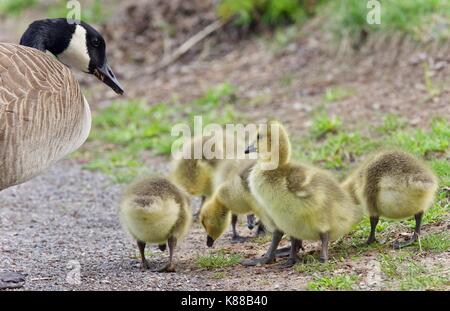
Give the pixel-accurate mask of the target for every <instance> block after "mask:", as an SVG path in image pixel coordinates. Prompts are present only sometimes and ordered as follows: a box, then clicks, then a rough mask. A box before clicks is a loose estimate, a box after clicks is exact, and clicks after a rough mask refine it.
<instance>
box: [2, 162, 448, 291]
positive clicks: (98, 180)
mask: <svg viewBox="0 0 450 311" xmlns="http://www.w3.org/2000/svg"><path fill="white" fill-rule="evenodd" d="M153 166H154V165H153ZM153 166H152V167H153ZM154 167H155V170H157V171H166V170H167V165H166V164H165V163H164V162H162V163H158V164H156V166H154ZM120 193H121V186H118V185H114V184H113V183H112V182H111V180H110V179H109V178H108V177H106V176H104V175H102V174H101V173H96V172H90V171H86V170H82V169H81V167H80V165H79V164H78V163H76V162H75V161H72V160H65V161H61V162H59V163H58V164H57V165H55V166H53V168H52V169H50V170H49V171H48V172H47V173H46V174H43V175H41V176H39V177H37V178H35V179H33V180H31V181H30V182H28V183H26V184H23V185H20V186H16V187H13V188H10V189H7V190H5V191H3V192H2V193H1V194H0V272H1V271H8V270H9V271H11V270H12V271H16V272H21V273H24V274H26V275H27V280H26V284H25V286H24V288H23V289H25V290H304V289H306V285H307V283H308V282H309V281H311V280H312V279H313V278H314V273H313V274H311V273H306V274H305V273H298V272H296V271H295V270H294V269H280V268H279V266H277V265H276V264H275V265H271V266H268V267H252V268H247V267H243V266H240V265H237V266H233V267H228V268H218V269H213V270H206V269H201V268H199V267H198V266H197V265H196V263H195V259H196V258H197V256H199V255H204V254H207V253H208V252H209V250H208V249H207V247H206V235H205V233H204V231H203V229H202V228H201V227H200V225H199V224H198V223H194V225H193V227H192V228H191V231H190V233H189V234H188V236H187V238H186V239H185V241H183V242H182V243H181V244H180V245H179V247H178V248H177V250H176V253H175V256H176V264H177V273H171V274H166V273H156V272H150V271H145V272H143V271H141V270H140V268H139V264H140V261H139V256H138V251H137V247H136V246H135V242H134V241H132V240H131V239H130V238H129V237H128V236H127V234H125V233H124V232H123V230H122V229H121V226H120V224H119V221H118V217H117V208H118V202H119V200H120ZM198 205H199V202H198V200H194V202H193V206H194V207H195V208H194V210H196V209H198ZM239 229H240V231H241V232H240V233H241V235H249V232H248V229H246V228H245V224H244V223H241V224H240V227H239ZM441 229H442V230H444V229H443V228H441ZM429 230H433V228H432V227H431V228H429V227H428V226H426V227H425V228H424V232H425V234H426V233H427V231H429ZM230 237H231V232H229V233H227V234H225V235H224V236H223V237H222V238H221V239H219V240H218V241H216V243H215V247H216V249H222V250H224V251H225V252H232V253H238V254H241V255H242V257H243V258H249V257H253V256H259V255H262V254H263V253H264V251H265V249H266V248H267V246H268V243H267V242H266V243H261V242H257V241H254V240H253V241H249V242H246V243H241V244H232V243H231V242H230V240H231V239H230ZM285 245H287V242H286V241H283V242H282V246H285ZM386 247H387V248H389V247H388V246H386ZM305 248H306V252H314V251H316V252H317V251H318V249H319V245H318V244H317V243H309V242H308V243H306V245H305ZM148 249H149V247H148ZM339 251H340V249H339V247H338V248H336V249H333V248H332V249H331V250H330V256H331V258H339V257H340V256H342V255H340V254H339ZM349 252H350V253H348V254H347V255H346V257H347V260H344V261H343V262H341V263H340V264H339V267H336V269H335V271H334V272H333V274H334V273H339V274H352V275H358V278H359V281H358V283H357V284H355V286H354V289H360V290H361V289H364V290H367V289H378V290H379V289H387V288H389V287H388V285H387V284H386V283H385V281H389V280H388V279H386V278H385V276H383V275H382V274H381V271H380V269H375V268H374V267H379V264H380V262H379V254H378V252H377V251H375V250H374V251H368V252H364V253H362V254H360V255H358V256H353V257H352V259H350V257H351V256H352V255H355V254H356V252H357V249H354V250H349ZM391 252H395V251H392V250H391ZM352 253H353V254H352ZM147 256H148V259H149V262H150V265H151V269H157V268H158V267H160V266H162V265H163V264H164V263H165V262H166V261H167V256H168V255H167V253H161V252H160V251H159V250H158V249H157V248H156V247H155V246H151V247H150V251H149V254H148V255H147ZM417 259H419V260H420V261H423V262H424V263H426V264H427V265H434V264H436V263H437V264H444V265H445V264H446V263H448V260H449V254H448V253H442V254H432V253H429V254H428V253H423V254H422V255H421V256H420V258H419V257H418V258H417ZM430 260H431V261H432V262H430ZM78 268H79V270H78ZM77 271H80V274H79V275H80V277H79V278H77Z"/></svg>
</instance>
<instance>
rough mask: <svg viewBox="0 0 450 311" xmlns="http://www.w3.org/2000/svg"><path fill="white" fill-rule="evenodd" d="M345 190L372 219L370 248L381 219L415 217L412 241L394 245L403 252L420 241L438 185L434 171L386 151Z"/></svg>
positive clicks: (374, 157)
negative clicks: (422, 228) (423, 225)
mask: <svg viewBox="0 0 450 311" xmlns="http://www.w3.org/2000/svg"><path fill="white" fill-rule="evenodd" d="M342 186H343V188H344V189H345V190H346V191H347V192H348V193H349V194H350V195H351V197H352V198H353V200H354V202H355V203H356V204H361V206H363V208H364V210H365V212H366V213H368V214H369V216H370V235H369V238H368V239H367V244H371V243H373V242H375V241H376V238H375V231H376V227H377V224H378V221H379V219H380V217H386V218H388V219H405V218H409V217H412V216H414V217H415V220H416V227H415V230H414V233H413V235H412V237H411V238H409V239H407V240H406V241H403V242H401V241H395V242H394V244H393V247H394V248H395V249H400V248H403V247H406V246H408V245H411V244H412V243H414V242H415V241H416V240H417V239H418V238H419V237H420V227H421V223H422V217H423V215H424V213H425V212H426V210H427V209H428V208H429V207H430V206H431V204H432V202H433V200H434V195H435V193H436V190H437V188H438V182H437V178H436V177H435V175H434V174H433V173H432V172H431V170H430V169H429V168H428V167H427V166H426V165H425V164H424V163H423V162H422V161H421V160H419V159H417V158H415V157H414V156H413V155H411V154H408V153H406V152H403V151H399V150H386V151H380V152H377V153H374V154H372V155H371V156H369V158H368V159H367V160H366V161H364V162H363V163H362V164H361V165H360V166H359V167H358V168H356V170H355V171H353V172H352V173H351V175H350V176H349V177H348V178H347V179H346V180H345V181H344V182H343V183H342Z"/></svg>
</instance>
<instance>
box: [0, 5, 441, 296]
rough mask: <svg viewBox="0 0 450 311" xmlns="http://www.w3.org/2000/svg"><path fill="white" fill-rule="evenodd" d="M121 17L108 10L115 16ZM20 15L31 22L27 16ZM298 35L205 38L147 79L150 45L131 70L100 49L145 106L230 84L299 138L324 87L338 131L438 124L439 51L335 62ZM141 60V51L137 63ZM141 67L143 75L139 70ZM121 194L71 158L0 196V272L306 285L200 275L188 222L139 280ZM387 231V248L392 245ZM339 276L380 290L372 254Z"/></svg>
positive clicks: (423, 257)
mask: <svg viewBox="0 0 450 311" xmlns="http://www.w3.org/2000/svg"><path fill="white" fill-rule="evenodd" d="M199 1H200V0H199ZM160 2H164V1H160ZM124 10H125V9H123V10H121V11H120V10H119V13H117V14H118V15H117V16H119V17H120V16H121V15H120V14H126V13H124V12H125V11H124ZM186 11H188V12H189V10H188V9H186ZM27 17H28V18H30V20H31V18H32V17H36V16H34V15H33V16H27ZM136 18H137V17H136ZM25 20H26V18H23V19H22V22H20V26H19V27H17V23H16V22H14V21H13V20H11V19H2V20H0V29H1V30H0V40H1V41H10V42H17V40H18V36H19V35H20V32H21V31H22V29H23V28H24V27H26V23H25V22H23V21H25ZM207 22H208V20H206V21H202V22H201V23H200V24H201V25H202V26H203V25H205V24H207ZM117 23H119V24H120V19H115V21H114V23H112V22H111V25H117ZM192 23H193V24H195V22H192ZM188 25H189V24H188ZM110 27H112V26H110ZM308 27H309V28H308ZM308 27H306V28H305V29H304V30H303V31H302V33H301V34H299V35H298V36H297V37H296V38H295V39H292V40H291V41H290V42H289V43H288V44H287V45H283V46H277V45H276V46H274V45H273V44H271V43H269V42H268V39H267V36H265V35H261V36H257V37H255V36H253V37H251V36H244V39H239V40H237V39H236V38H237V37H239V36H240V34H237V35H236V36H237V37H236V36H234V35H231V37H230V35H229V34H228V35H226V36H224V38H223V40H222V41H219V42H222V43H221V44H217V42H218V41H217V40H218V39H217V37H216V36H214V37H213V38H210V39H208V40H206V41H204V42H202V43H201V46H200V47H199V48H196V49H195V50H194V51H192V53H189V54H188V55H187V56H186V57H184V58H182V59H181V60H180V61H179V62H177V63H175V64H173V65H172V66H171V67H170V68H168V69H167V70H164V71H161V72H158V73H157V74H153V75H149V74H145V71H146V70H148V71H149V72H150V71H151V68H152V66H154V64H155V62H157V61H158V58H160V56H162V55H163V51H161V45H159V46H157V47H155V50H153V51H152V50H149V51H142V50H139V51H137V52H136V53H135V54H136V55H133V57H132V58H133V59H134V62H133V63H128V62H126V61H124V59H127V57H129V55H128V54H127V51H126V50H124V48H123V46H126V41H124V42H120V43H117V44H115V43H110V46H111V47H110V53H111V54H112V56H111V60H110V62H111V63H112V66H113V68H114V70H115V72H116V73H117V75H118V77H119V78H120V79H121V81H122V82H123V84H124V86H125V88H126V90H127V95H126V96H127V97H128V98H136V97H142V98H145V99H147V100H148V102H149V103H157V102H170V100H171V99H172V98H173V96H175V95H177V97H178V98H180V100H181V101H182V102H188V101H189V100H191V99H194V98H196V97H198V96H200V95H201V94H202V93H203V92H204V91H206V90H207V89H209V88H211V87H213V86H215V85H217V84H220V83H223V82H224V81H229V82H230V83H231V84H233V85H236V86H238V94H237V95H238V98H239V100H238V102H237V105H238V106H237V107H236V108H237V110H238V111H241V112H242V113H244V114H246V116H248V117H249V118H250V119H251V120H262V119H265V118H267V117H268V116H275V117H277V118H279V119H280V120H282V121H283V122H285V123H286V124H287V125H288V126H289V128H290V130H291V132H292V134H293V135H302V133H304V132H305V131H306V130H307V129H308V127H309V126H310V125H311V111H312V110H313V109H314V108H315V107H316V106H317V105H319V104H320V103H321V102H322V98H323V94H324V92H325V90H326V89H327V88H330V87H342V88H347V89H350V90H351V92H352V96H351V97H349V98H346V99H343V100H340V101H336V102H333V103H329V104H328V106H327V111H329V112H331V113H335V114H337V115H339V116H340V117H342V118H343V120H344V122H345V123H346V125H348V126H349V127H355V128H358V129H361V130H365V131H370V128H369V127H367V125H368V124H371V125H377V124H380V123H381V122H382V116H383V115H385V114H386V113H396V114H398V115H400V116H402V117H403V118H404V119H405V120H406V121H407V122H408V123H409V125H411V126H413V127H426V126H428V124H429V122H430V120H431V119H432V118H433V117H435V116H440V117H445V118H448V119H449V120H450V102H449V101H450V96H449V91H450V89H449V85H450V84H449V83H448V82H449V81H448V77H449V76H450V53H448V52H447V51H448V49H447V47H445V46H444V47H441V48H439V49H434V47H432V46H430V47H421V48H418V47H415V48H412V47H411V45H410V44H411V43H409V42H402V41H400V40H398V41H397V42H389V41H386V42H383V41H381V43H380V42H379V41H377V42H374V43H373V44H368V45H367V46H366V48H365V50H363V51H360V52H358V53H356V54H352V53H350V52H343V53H341V54H340V53H339V51H338V50H337V49H336V48H330V44H331V43H330V38H329V37H328V36H326V35H323V33H320V32H315V31H314V29H315V25H314V23H312V24H311V25H309V26H308ZM194 28H195V27H194ZM200 28H201V27H200ZM110 29H114V28H109V31H111V30H110ZM138 30H139V29H138ZM142 31H143V33H144V35H143V39H142V40H146V37H145V29H144V30H142ZM195 31H198V27H197V28H195V29H194V30H192V31H191V32H187V33H185V35H184V36H183V37H182V38H177V39H176V40H175V42H172V43H171V44H172V46H177V44H178V43H179V42H183V40H186V38H188V37H189V36H190V35H192V32H194V33H195ZM112 37H113V39H114V40H115V41H118V40H121V39H123V40H125V39H124V37H123V35H122V36H119V35H114V34H113V35H112ZM380 40H381V39H380ZM389 44H391V45H389ZM116 48H117V49H116ZM136 49H137V50H138V49H141V47H136ZM138 52H139V53H138ZM146 53H150V54H152V53H153V54H152V55H150V56H151V57H148V58H147V56H146V55H145V54H146ZM154 55H158V56H159V57H154ZM136 62H137V63H136ZM424 64H427V66H428V67H427V68H428V70H429V72H431V75H432V77H433V81H434V82H435V83H436V85H439V86H442V91H441V92H440V95H439V96H436V97H434V98H433V99H430V98H429V94H428V91H427V89H426V86H425V82H424ZM142 68H146V69H144V73H142ZM78 76H79V77H80V80H81V82H82V84H83V88H84V89H86V94H87V96H88V97H89V99H90V100H89V101H90V103H91V105H92V106H93V108H94V110H95V109H96V108H98V107H102V106H105V105H108V104H109V102H110V101H111V100H112V99H114V98H115V95H114V94H113V93H112V92H111V91H108V90H106V88H105V87H104V86H103V85H100V84H99V83H97V82H95V79H94V78H91V77H85V76H83V75H78ZM167 163H168V159H164V158H163V159H161V158H157V159H154V160H150V161H149V163H148V165H150V166H152V167H151V168H152V170H155V171H163V172H164V171H167ZM121 187H122V186H120V185H115V184H113V182H112V181H111V180H110V178H109V177H107V176H104V175H102V174H100V173H95V172H90V171H85V170H83V169H82V168H81V164H80V163H78V162H77V161H76V160H65V161H62V162H60V163H58V164H57V165H55V166H54V167H53V168H52V169H50V170H49V171H48V172H46V173H45V174H43V175H41V176H39V177H37V178H35V179H34V180H32V181H30V182H28V183H26V184H23V185H20V186H17V187H14V188H11V189H8V190H6V191H3V192H2V193H1V196H0V198H1V200H0V271H1V270H6V269H8V270H11V269H12V270H15V271H18V272H23V273H25V274H27V282H26V284H25V287H24V289H26V290H111V289H113V290H141V289H147V290H303V289H305V288H306V285H307V283H308V282H309V281H310V280H312V279H313V278H314V274H308V273H299V272H297V271H294V270H293V269H280V268H279V267H278V266H277V265H273V266H269V267H255V268H244V267H241V266H234V267H230V268H223V269H214V270H206V269H201V268H199V267H198V266H197V265H196V264H195V259H196V258H197V256H198V255H204V254H205V253H207V252H208V249H207V247H206V237H205V234H204V232H203V229H202V228H201V227H200V225H199V224H198V223H195V224H194V226H193V228H192V230H191V231H190V233H189V235H188V237H187V238H186V240H185V241H184V242H183V243H182V244H181V245H180V246H179V247H178V249H177V251H176V263H177V266H178V273H176V274H160V273H153V272H142V271H140V269H139V259H138V256H137V255H138V252H137V248H136V247H135V244H134V242H133V241H132V240H131V239H130V238H129V237H127V235H126V234H125V233H124V232H123V231H122V230H121V228H120V224H119V221H118V217H117V208H118V202H119V199H120V192H121ZM197 208H198V202H197V201H195V200H194V209H197ZM423 230H424V235H426V234H427V233H428V232H435V231H438V230H448V221H446V222H443V223H440V224H435V225H433V226H425V227H424V229H423ZM240 231H241V233H242V235H250V234H253V233H250V232H249V231H248V229H246V228H245V227H244V224H241V226H240ZM396 234H398V233H395V234H394V235H393V236H392V237H390V239H395V238H396ZM230 237H231V234H227V235H225V236H224V237H222V238H221V239H220V240H219V241H217V244H216V246H215V247H216V248H220V249H224V250H225V251H229V252H232V253H239V254H241V255H242V256H243V257H252V256H259V255H262V254H263V253H264V251H265V249H266V247H267V245H268V244H267V243H257V242H255V241H253V242H248V243H244V244H232V243H231V242H230ZM390 242H391V241H387V242H386V243H390ZM283 245H287V242H286V241H285V242H284V244H283ZM385 248H386V249H388V248H389V247H388V246H385ZM315 250H318V245H317V244H316V243H307V244H306V252H310V251H315ZM387 252H388V253H389V252H393V251H390V250H387ZM350 253H351V254H356V253H357V251H356V250H351V251H350ZM152 254H153V256H151V257H150V258H149V261H150V263H151V266H152V267H154V268H156V267H158V266H160V265H162V264H163V263H164V262H165V260H166V259H167V254H166V253H165V254H162V253H161V252H160V251H159V250H156V249H152ZM330 255H331V256H332V257H333V256H338V250H332V251H331V254H330ZM415 260H417V261H419V262H423V263H425V264H427V265H433V264H435V263H440V264H443V265H446V266H448V263H449V262H450V255H449V254H448V253H441V254H433V253H427V252H424V253H422V254H419V255H417V256H416V257H415ZM71 261H75V262H78V263H79V264H80V267H81V284H78V285H77V284H75V285H74V284H69V283H68V282H67V280H66V278H67V276H68V274H70V271H71V270H72V269H73V266H70V262H71ZM374 266H375V267H378V268H373V267H374ZM346 272H348V273H352V274H356V275H358V276H359V281H358V282H357V283H356V284H355V285H354V289H361V290H367V289H389V287H388V285H387V281H389V280H388V279H386V276H385V275H383V274H381V272H380V270H379V262H378V253H377V251H376V250H370V251H367V252H364V253H363V254H361V255H360V256H358V258H357V259H354V260H349V261H347V262H345V263H343V264H342V263H341V264H340V265H339V268H338V271H334V273H344V274H345V273H346Z"/></svg>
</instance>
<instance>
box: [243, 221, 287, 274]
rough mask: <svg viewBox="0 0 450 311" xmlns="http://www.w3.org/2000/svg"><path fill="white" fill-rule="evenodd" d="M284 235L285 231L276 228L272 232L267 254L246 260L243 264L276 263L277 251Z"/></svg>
mask: <svg viewBox="0 0 450 311" xmlns="http://www.w3.org/2000/svg"><path fill="white" fill-rule="evenodd" d="M283 235H284V233H283V232H281V231H278V230H275V231H274V232H273V234H272V243H271V244H270V247H269V249H268V250H267V252H266V254H264V256H263V257H261V258H257V259H247V260H244V261H242V262H241V264H242V265H244V266H257V265H267V264H272V263H275V261H276V259H275V252H276V250H277V248H278V244H280V241H281V239H282V238H283Z"/></svg>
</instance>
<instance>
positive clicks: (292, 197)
mask: <svg viewBox="0 0 450 311" xmlns="http://www.w3.org/2000/svg"><path fill="white" fill-rule="evenodd" d="M246 152H247V153H250V152H257V153H258V162H257V164H256V165H255V167H254V168H253V170H252V172H251V173H250V176H249V181H250V189H251V192H252V194H253V195H254V196H255V197H256V199H257V200H258V202H259V203H260V205H261V206H262V207H263V208H264V210H265V211H266V212H267V214H268V215H269V216H270V217H271V219H273V221H274V223H275V225H276V227H277V228H279V229H280V230H281V231H282V232H285V233H286V234H287V235H289V236H291V239H292V243H291V254H290V257H289V259H288V262H287V263H286V265H287V266H290V265H293V264H295V263H296V262H297V261H298V256H297V254H296V252H297V251H298V249H299V245H301V241H302V240H320V241H321V242H322V249H321V253H320V261H321V262H326V261H327V260H328V243H329V241H330V240H336V239H338V238H339V237H341V236H343V235H344V234H346V233H348V232H350V230H351V228H352V225H353V224H355V223H357V222H358V221H359V220H360V218H361V215H360V214H361V213H360V211H359V209H358V208H357V207H356V205H355V204H354V203H353V202H352V199H351V198H350V195H348V194H347V193H346V192H345V191H344V190H343V189H342V188H341V187H340V185H339V183H338V182H337V181H336V180H335V179H334V178H333V177H332V176H331V175H330V174H328V173H327V172H325V171H322V170H320V169H318V168H316V167H313V166H310V165H307V164H304V163H292V162H291V144H290V141H289V137H288V134H287V132H286V130H285V129H284V127H283V126H282V125H281V124H280V123H279V122H276V121H270V122H268V124H267V126H266V129H264V128H260V131H259V132H258V136H257V140H256V142H255V144H253V145H251V146H249V147H248V148H247V150H246ZM278 238H279V239H280V237H278ZM272 242H274V241H272ZM275 242H276V241H275ZM272 246H273V245H272ZM272 246H271V251H273V250H272V249H273V247H272ZM272 257H273V256H272ZM265 259H267V258H264V257H263V260H265ZM261 263H262V264H263V263H266V261H263V262H261Z"/></svg>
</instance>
